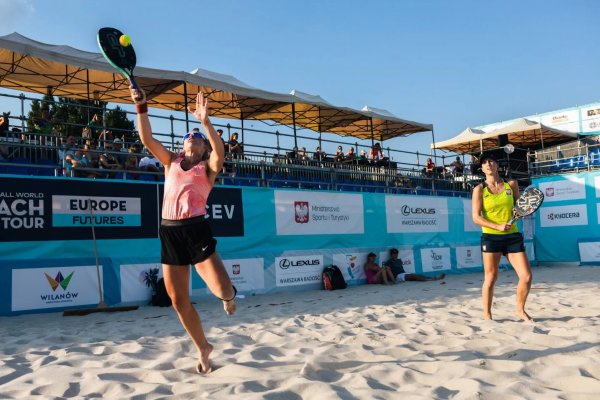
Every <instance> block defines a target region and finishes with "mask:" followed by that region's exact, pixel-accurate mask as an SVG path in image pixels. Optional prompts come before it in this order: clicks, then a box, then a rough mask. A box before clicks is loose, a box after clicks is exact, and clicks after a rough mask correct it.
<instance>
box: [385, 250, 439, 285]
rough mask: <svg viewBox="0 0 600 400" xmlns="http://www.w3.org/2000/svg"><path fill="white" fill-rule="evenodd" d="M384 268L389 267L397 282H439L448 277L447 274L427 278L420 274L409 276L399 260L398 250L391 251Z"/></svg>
mask: <svg viewBox="0 0 600 400" xmlns="http://www.w3.org/2000/svg"><path fill="white" fill-rule="evenodd" d="M383 265H384V266H386V267H388V268H389V269H390V270H391V271H392V274H393V276H394V278H395V279H396V282H403V281H419V282H425V281H437V280H440V279H444V278H445V277H446V274H440V275H437V276H435V277H429V276H425V275H419V274H407V273H406V272H405V271H404V265H403V264H402V260H400V259H399V258H398V249H391V250H390V258H389V259H388V260H387V261H386V262H384V263H383Z"/></svg>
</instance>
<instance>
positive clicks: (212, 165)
mask: <svg viewBox="0 0 600 400" xmlns="http://www.w3.org/2000/svg"><path fill="white" fill-rule="evenodd" d="M188 111H189V112H191V113H192V114H193V115H194V117H196V119H197V120H198V121H200V123H202V125H204V130H205V131H206V136H207V137H208V141H209V142H210V147H211V148H212V152H211V153H210V158H209V159H208V162H207V167H208V169H207V172H208V179H209V180H210V182H211V183H214V182H215V179H216V177H217V175H218V174H219V172H221V169H222V168H223V163H224V162H225V147H224V146H223V141H222V140H221V136H219V134H218V133H217V131H216V130H215V128H214V127H213V125H212V123H211V122H210V118H209V109H208V98H206V97H204V93H202V92H199V93H198V96H196V107H195V108H192V107H188ZM157 158H158V157H157Z"/></svg>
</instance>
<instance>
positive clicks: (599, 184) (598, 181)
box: [594, 175, 600, 199]
mask: <svg viewBox="0 0 600 400" xmlns="http://www.w3.org/2000/svg"><path fill="white" fill-rule="evenodd" d="M594 188H595V189H596V198H597V199H600V175H598V176H596V177H594Z"/></svg>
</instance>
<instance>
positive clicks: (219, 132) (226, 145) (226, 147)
mask: <svg viewBox="0 0 600 400" xmlns="http://www.w3.org/2000/svg"><path fill="white" fill-rule="evenodd" d="M217 133H218V134H219V137H220V138H221V142H223V148H224V149H225V152H228V151H229V150H228V144H227V143H225V139H223V129H217Z"/></svg>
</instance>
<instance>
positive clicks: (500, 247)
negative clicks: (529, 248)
mask: <svg viewBox="0 0 600 400" xmlns="http://www.w3.org/2000/svg"><path fill="white" fill-rule="evenodd" d="M481 251H482V252H483V253H502V254H503V255H507V254H508V253H521V252H524V251H525V245H524V244H523V234H521V232H516V233H509V234H507V235H490V234H489V233H483V234H482V235H481Z"/></svg>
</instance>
